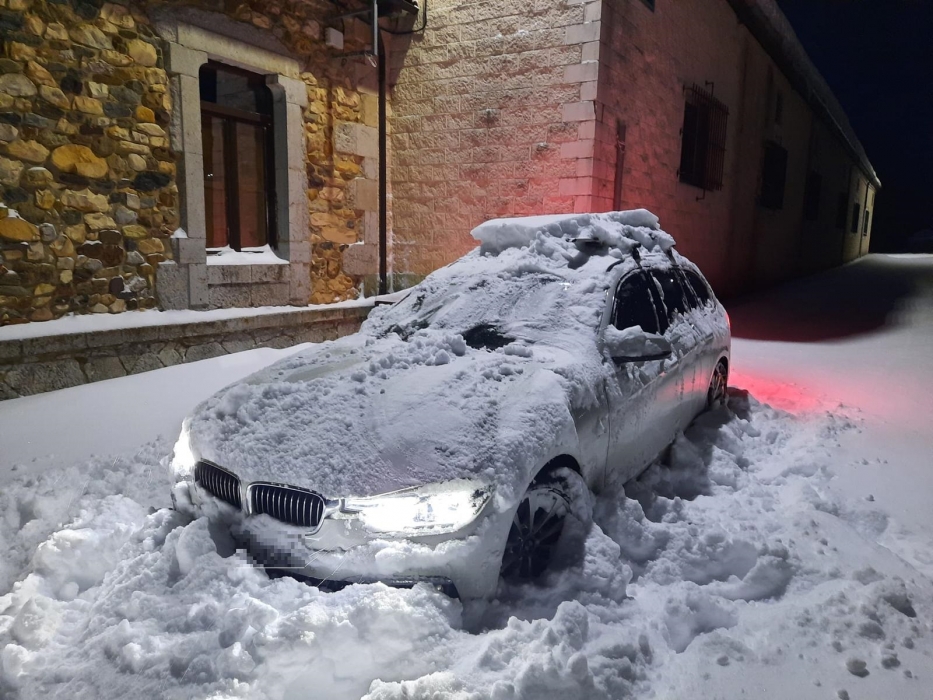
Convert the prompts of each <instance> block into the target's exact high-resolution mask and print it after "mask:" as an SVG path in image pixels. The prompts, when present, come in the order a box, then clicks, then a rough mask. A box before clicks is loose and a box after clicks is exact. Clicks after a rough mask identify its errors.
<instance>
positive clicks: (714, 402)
mask: <svg viewBox="0 0 933 700" xmlns="http://www.w3.org/2000/svg"><path fill="white" fill-rule="evenodd" d="M728 386H729V368H728V367H727V366H726V363H725V361H723V360H720V361H719V363H718V364H717V365H716V369H715V370H713V376H712V377H711V378H710V380H709V389H708V390H707V392H706V407H707V408H708V409H712V408H718V407H719V406H725V405H726V387H728Z"/></svg>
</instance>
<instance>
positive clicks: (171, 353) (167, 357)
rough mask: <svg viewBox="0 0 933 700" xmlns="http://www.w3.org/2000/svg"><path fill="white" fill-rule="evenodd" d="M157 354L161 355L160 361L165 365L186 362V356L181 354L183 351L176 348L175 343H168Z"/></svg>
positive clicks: (169, 365)
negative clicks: (180, 351)
mask: <svg viewBox="0 0 933 700" xmlns="http://www.w3.org/2000/svg"><path fill="white" fill-rule="evenodd" d="M157 354H158V356H159V362H161V363H162V366H163V367H171V366H172V365H177V364H181V363H182V362H184V358H183V357H182V356H181V353H179V352H178V350H176V349H175V344H174V343H166V344H165V346H164V347H163V348H162V349H161V350H159V352H158V353H157Z"/></svg>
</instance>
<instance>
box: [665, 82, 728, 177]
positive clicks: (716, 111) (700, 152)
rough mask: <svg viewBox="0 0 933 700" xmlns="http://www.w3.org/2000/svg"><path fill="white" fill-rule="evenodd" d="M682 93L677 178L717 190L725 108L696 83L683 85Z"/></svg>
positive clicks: (723, 140)
mask: <svg viewBox="0 0 933 700" xmlns="http://www.w3.org/2000/svg"><path fill="white" fill-rule="evenodd" d="M684 95H685V98H686V99H685V102H684V125H683V129H681V132H680V135H681V142H680V170H678V177H679V178H680V181H681V182H685V183H687V184H688V185H693V186H695V187H701V188H703V189H704V190H721V189H722V174H723V166H724V164H725V154H726V121H727V120H728V118H729V110H728V109H727V108H726V106H725V105H724V104H723V103H722V102H720V101H719V100H717V99H716V98H715V97H713V93H712V91H711V90H710V91H707V90H704V89H703V88H701V87H700V86H698V85H694V86H693V87H690V88H684Z"/></svg>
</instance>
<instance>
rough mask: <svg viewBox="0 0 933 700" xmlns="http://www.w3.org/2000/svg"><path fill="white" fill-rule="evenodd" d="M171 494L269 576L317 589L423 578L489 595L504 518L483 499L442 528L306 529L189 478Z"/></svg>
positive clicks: (346, 523) (463, 594)
mask: <svg viewBox="0 0 933 700" xmlns="http://www.w3.org/2000/svg"><path fill="white" fill-rule="evenodd" d="M172 500H173V503H174V504H175V507H176V508H177V509H178V510H180V511H183V512H187V513H188V514H189V515H191V516H193V517H200V516H206V517H207V518H209V519H210V520H211V521H213V522H219V523H221V524H223V525H224V526H226V527H228V528H229V530H230V533H231V535H232V536H233V539H234V541H235V542H236V543H237V544H238V545H239V546H241V547H243V548H244V549H245V550H246V551H247V552H248V554H249V555H250V557H251V559H252V560H253V561H254V563H255V564H256V565H257V566H260V567H262V568H264V569H266V570H267V571H268V572H269V573H270V575H272V576H280V575H289V576H293V577H296V578H300V579H306V580H308V581H309V582H311V583H314V584H316V585H319V586H320V587H322V588H324V589H336V588H341V587H343V586H345V585H349V584H354V583H374V582H382V583H385V584H387V585H391V586H398V587H403V588H408V587H411V586H413V585H415V584H418V583H427V584H430V585H433V586H435V587H436V588H438V589H439V590H442V591H444V592H445V593H447V594H448V595H456V596H458V597H460V598H462V599H465V600H466V599H477V598H490V597H492V596H493V595H494V594H495V592H496V587H497V586H498V581H499V569H500V564H501V561H502V550H503V549H504V547H505V539H506V536H507V534H508V524H509V523H508V521H507V520H506V518H504V517H503V516H502V514H499V513H496V512H494V511H493V509H492V508H491V507H490V506H491V502H490V503H488V504H487V507H486V508H485V509H484V511H483V512H482V513H480V515H479V516H478V517H477V518H476V519H475V520H474V521H473V522H471V523H470V524H469V525H467V526H466V527H464V528H462V529H461V530H458V531H456V532H452V533H449V534H441V535H426V536H417V537H392V536H386V535H381V536H376V535H374V534H373V533H369V532H367V531H365V530H364V529H363V527H362V526H361V524H360V523H359V521H358V520H355V519H352V518H351V519H345V518H325V519H323V520H322V521H321V523H320V525H319V526H318V528H317V529H316V530H314V531H310V532H309V531H308V530H307V529H306V528H301V527H298V526H294V525H290V524H287V523H284V522H282V521H279V520H276V519H274V518H271V517H270V516H268V515H247V514H246V513H244V512H243V511H242V510H240V509H237V508H235V507H233V506H232V505H229V504H228V503H226V502H224V501H222V500H220V499H218V498H216V497H214V496H213V495H211V494H210V493H208V492H207V491H206V490H205V489H204V488H201V487H199V486H198V484H197V483H196V482H195V481H193V480H184V481H179V482H177V483H176V485H175V487H174V489H173V491H172Z"/></svg>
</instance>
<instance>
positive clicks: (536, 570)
mask: <svg viewBox="0 0 933 700" xmlns="http://www.w3.org/2000/svg"><path fill="white" fill-rule="evenodd" d="M573 482H578V483H573ZM580 488H582V489H583V490H586V486H585V484H584V483H583V480H582V478H581V477H580V475H579V474H577V473H576V472H573V471H571V470H569V469H557V470H554V471H550V472H548V473H546V474H545V475H543V476H538V477H537V478H536V479H535V480H534V481H533V482H532V483H531V485H530V486H529V487H528V490H527V491H526V492H525V495H524V496H523V497H522V500H521V501H520V502H519V504H518V508H517V509H516V510H515V515H514V516H513V518H512V525H511V527H510V528H509V535H508V538H507V540H506V544H505V551H504V552H503V554H502V568H501V569H500V573H501V576H502V578H503V579H504V580H505V581H506V582H507V583H527V582H530V581H534V580H536V579H539V578H541V576H542V575H543V574H544V573H545V572H546V571H547V570H548V568H549V567H550V565H551V562H552V559H553V555H554V553H555V549H556V548H557V545H558V543H559V542H560V540H561V537H562V535H563V534H564V530H565V527H566V525H567V521H568V519H569V518H571V517H576V516H575V508H574V499H575V494H577V493H579V489H580Z"/></svg>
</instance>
